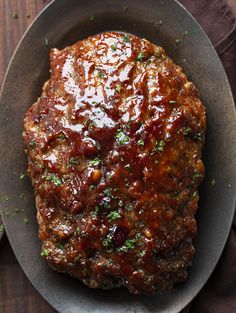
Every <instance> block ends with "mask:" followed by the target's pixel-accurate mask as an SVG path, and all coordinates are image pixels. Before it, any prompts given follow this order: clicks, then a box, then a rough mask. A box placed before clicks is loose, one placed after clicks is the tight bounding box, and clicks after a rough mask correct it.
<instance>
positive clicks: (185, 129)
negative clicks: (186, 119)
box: [182, 127, 192, 136]
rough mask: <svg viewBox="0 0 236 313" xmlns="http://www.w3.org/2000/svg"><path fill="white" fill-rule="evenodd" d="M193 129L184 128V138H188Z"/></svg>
mask: <svg viewBox="0 0 236 313" xmlns="http://www.w3.org/2000/svg"><path fill="white" fill-rule="evenodd" d="M191 131H192V129H191V128H189V127H183V128H182V133H183V134H184V136H188V135H189V134H190V133H191Z"/></svg>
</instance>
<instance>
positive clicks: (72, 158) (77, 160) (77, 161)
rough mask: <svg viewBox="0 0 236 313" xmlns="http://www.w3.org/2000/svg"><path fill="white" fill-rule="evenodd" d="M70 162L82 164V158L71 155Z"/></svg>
mask: <svg viewBox="0 0 236 313" xmlns="http://www.w3.org/2000/svg"><path fill="white" fill-rule="evenodd" d="M69 163H70V164H75V165H78V164H80V160H79V158H78V157H71V158H70V160H69Z"/></svg>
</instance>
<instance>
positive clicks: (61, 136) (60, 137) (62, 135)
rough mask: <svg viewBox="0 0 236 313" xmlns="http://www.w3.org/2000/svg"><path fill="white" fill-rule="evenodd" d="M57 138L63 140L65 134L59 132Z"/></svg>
mask: <svg viewBox="0 0 236 313" xmlns="http://www.w3.org/2000/svg"><path fill="white" fill-rule="evenodd" d="M58 138H59V139H61V140H64V139H65V138H66V136H65V135H64V134H60V135H59V136H58Z"/></svg>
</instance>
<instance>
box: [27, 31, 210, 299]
mask: <svg viewBox="0 0 236 313" xmlns="http://www.w3.org/2000/svg"><path fill="white" fill-rule="evenodd" d="M50 61H51V78H50V79H49V80H48V81H47V82H46V83H45V85H44V87H43V93H42V95H41V97H40V98H39V99H38V100H37V102H36V103H35V104H33V105H32V106H31V107H30V108H29V110H28V111H27V113H26V115H25V120H24V133H23V138H24V145H25V151H26V153H27V155H28V164H29V167H28V171H29V175H30V177H31V179H32V184H33V187H34V190H35V197H36V207H37V212H38V213H37V218H38V223H39V237H40V239H41V240H42V243H43V247H42V253H41V255H42V256H43V257H44V258H45V259H46V261H47V262H48V263H49V265H50V266H51V267H52V268H54V269H55V270H57V271H60V272H65V273H68V274H70V275H72V276H74V277H77V278H79V279H80V280H82V281H83V282H84V283H85V284H86V285H87V286H89V287H92V288H104V289H110V288H114V287H121V286H125V287H127V288H128V289H129V291H130V292H131V293H135V294H139V293H153V292H155V291H156V290H160V291H165V290H170V289H171V288H172V287H173V284H175V283H179V282H182V281H184V280H186V278H187V268H188V267H189V266H190V264H191V261H192V258H193V256H194V247H193V244H192V239H193V238H194V237H195V235H196V232H197V226H196V221H195V218H194V215H195V213H196V210H197V206H198V199H199V196H198V186H199V184H200V182H201V181H202V179H203V176H204V166H203V163H202V160H201V151H202V147H203V143H204V133H205V123H206V118H205V109H204V106H203V104H202V103H201V101H200V100H199V98H198V91H197V89H196V87H195V86H194V85H193V83H191V82H189V81H188V80H187V78H186V76H185V74H184V73H183V72H182V69H181V67H179V66H177V65H175V64H174V63H173V61H172V60H171V59H170V58H169V57H168V56H166V54H165V51H164V50H163V49H162V48H161V47H158V46H156V45H154V44H151V43H150V42H148V41H147V40H145V39H141V38H138V37H136V36H133V35H130V34H124V33H118V32H106V33H102V34H98V35H95V36H92V37H89V38H87V39H84V40H82V41H79V42H77V43H76V44H74V45H73V46H70V47H66V48H65V49H63V50H61V51H59V50H57V49H52V50H51V53H50Z"/></svg>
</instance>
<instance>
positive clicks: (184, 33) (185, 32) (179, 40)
mask: <svg viewBox="0 0 236 313" xmlns="http://www.w3.org/2000/svg"><path fill="white" fill-rule="evenodd" d="M187 35H188V31H187V30H185V31H184V32H183V33H182V36H181V38H177V39H176V40H175V46H176V48H177V47H178V46H179V45H180V44H181V43H182V42H183V39H184V37H186V36H187Z"/></svg>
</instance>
